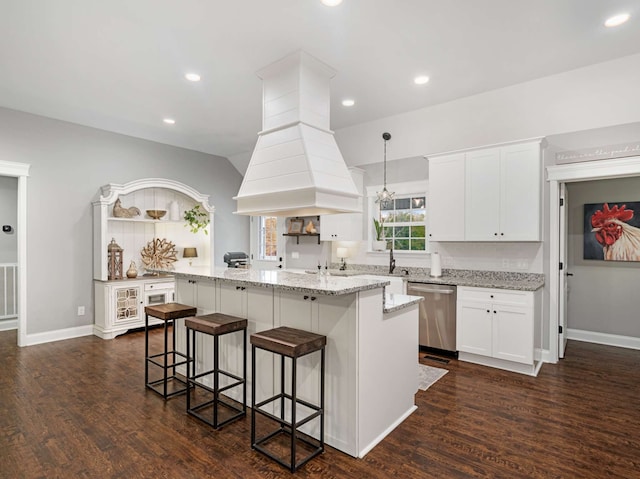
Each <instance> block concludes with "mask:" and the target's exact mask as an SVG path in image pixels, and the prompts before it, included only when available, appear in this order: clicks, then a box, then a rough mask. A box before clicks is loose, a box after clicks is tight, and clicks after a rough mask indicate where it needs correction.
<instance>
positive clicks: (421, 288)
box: [407, 286, 456, 294]
mask: <svg viewBox="0 0 640 479" xmlns="http://www.w3.org/2000/svg"><path fill="white" fill-rule="evenodd" d="M412 291H415V292H418V293H440V294H453V293H455V292H456V291H455V289H435V288H428V287H424V286H409V288H407V293H408V294H411V292H412Z"/></svg>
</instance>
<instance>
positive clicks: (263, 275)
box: [171, 267, 390, 296]
mask: <svg viewBox="0 0 640 479" xmlns="http://www.w3.org/2000/svg"><path fill="white" fill-rule="evenodd" d="M171 273H173V274H175V275H176V276H181V277H186V278H193V279H215V280H217V281H223V282H225V281H226V282H230V283H234V284H237V285H240V286H243V285H244V286H257V287H263V288H276V289H279V290H284V291H299V292H302V293H308V294H326V295H332V296H338V295H342V294H350V293H356V292H358V291H365V290H368V289H376V288H382V287H383V286H386V285H388V284H390V283H389V281H384V280H375V279H358V278H354V277H349V278H345V277H338V276H324V275H323V276H319V275H317V274H306V273H293V272H289V271H279V270H259V269H240V268H237V269H236V268H215V269H214V270H213V271H210V270H209V268H206V267H189V268H185V269H182V270H176V271H171Z"/></svg>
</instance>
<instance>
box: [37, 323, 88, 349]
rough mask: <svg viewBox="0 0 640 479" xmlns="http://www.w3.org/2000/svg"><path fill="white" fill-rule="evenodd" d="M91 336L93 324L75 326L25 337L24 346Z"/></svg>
mask: <svg viewBox="0 0 640 479" xmlns="http://www.w3.org/2000/svg"><path fill="white" fill-rule="evenodd" d="M91 335H93V324H87V325H85V326H76V327H75V328H66V329H57V330H55V331H47V332H44V333H35V334H29V335H27V337H26V344H24V346H33V345H34V344H42V343H50V342H52V341H62V340H64V339H73V338H80V337H83V336H91Z"/></svg>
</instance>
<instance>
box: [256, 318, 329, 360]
mask: <svg viewBox="0 0 640 479" xmlns="http://www.w3.org/2000/svg"><path fill="white" fill-rule="evenodd" d="M251 344H253V345H255V346H256V347H258V348H260V349H265V350H267V351H271V352H272V353H277V354H282V355H283V356H287V357H289V358H299V357H300V356H304V355H305V354H309V353H312V352H314V351H318V350H320V349H322V348H324V347H325V346H326V344H327V337H326V336H322V335H320V334H315V333H310V332H309V331H303V330H301V329H294V328H288V327H286V326H282V327H280V328H275V329H269V330H267V331H261V332H259V333H254V334H252V335H251Z"/></svg>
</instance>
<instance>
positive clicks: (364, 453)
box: [358, 391, 418, 459]
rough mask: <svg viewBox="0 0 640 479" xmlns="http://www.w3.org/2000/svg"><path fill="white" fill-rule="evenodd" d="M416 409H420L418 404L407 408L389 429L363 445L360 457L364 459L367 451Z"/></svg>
mask: <svg viewBox="0 0 640 479" xmlns="http://www.w3.org/2000/svg"><path fill="white" fill-rule="evenodd" d="M416 392H417V391H416ZM416 409H418V406H411V407H410V408H409V410H407V411H406V412H405V413H404V414H403V415H402V416H400V417H399V418H398V419H396V420H395V421H394V422H393V423H392V424H391V425H390V426H389V427H388V428H387V429H385V430H384V431H382V433H381V434H380V435H379V436H378V437H376V438H375V439H374V440H373V441H371V442H370V443H369V444H367V445H366V446H365V447H363V448H362V450H361V451H360V453H359V454H358V458H360V459H362V458H363V457H364V456H366V455H367V453H368V452H369V451H371V449H373V448H374V447H376V446H377V445H378V443H380V441H382V440H383V439H384V438H385V437H387V436H388V435H389V434H391V431H393V430H394V429H395V428H396V427H398V426H399V425H400V424H401V423H402V421H404V420H405V419H407V418H408V417H409V416H411V414H412V413H413V411H415V410H416Z"/></svg>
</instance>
